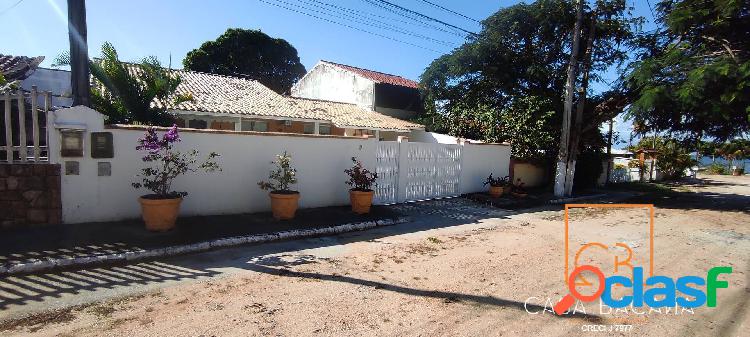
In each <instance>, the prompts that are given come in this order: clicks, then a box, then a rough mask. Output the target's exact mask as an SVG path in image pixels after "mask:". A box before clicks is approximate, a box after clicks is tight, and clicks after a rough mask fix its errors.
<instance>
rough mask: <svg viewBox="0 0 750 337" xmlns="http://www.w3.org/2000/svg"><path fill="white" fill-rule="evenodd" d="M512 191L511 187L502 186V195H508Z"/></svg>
mask: <svg viewBox="0 0 750 337" xmlns="http://www.w3.org/2000/svg"><path fill="white" fill-rule="evenodd" d="M511 191H513V186H503V194H510V192H511Z"/></svg>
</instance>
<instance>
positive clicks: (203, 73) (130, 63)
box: [94, 57, 270, 89]
mask: <svg viewBox="0 0 750 337" xmlns="http://www.w3.org/2000/svg"><path fill="white" fill-rule="evenodd" d="M94 59H99V60H101V58H98V57H95V58H94ZM119 62H120V63H125V64H129V65H133V66H140V65H141V64H139V63H136V62H130V61H119ZM162 69H166V70H169V71H181V72H185V73H194V74H201V75H210V76H217V77H224V78H230V79H240V80H245V81H251V82H257V83H260V81H258V80H256V79H254V78H244V77H239V76H232V75H224V74H214V73H208V72H205V71H197V70H189V69H184V68H180V69H176V68H168V67H162ZM260 84H263V83H260ZM269 89H270V88H269Z"/></svg>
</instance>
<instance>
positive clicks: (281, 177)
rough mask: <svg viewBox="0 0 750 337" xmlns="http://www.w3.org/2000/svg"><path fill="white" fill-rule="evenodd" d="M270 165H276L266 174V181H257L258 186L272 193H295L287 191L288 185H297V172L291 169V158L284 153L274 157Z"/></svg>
mask: <svg viewBox="0 0 750 337" xmlns="http://www.w3.org/2000/svg"><path fill="white" fill-rule="evenodd" d="M271 164H274V165H276V169H275V170H272V171H271V172H270V173H269V174H268V181H259V182H258V186H259V187H260V188H261V189H262V190H270V191H271V192H273V193H296V191H292V190H290V189H289V185H292V184H296V183H297V170H296V169H294V168H293V167H292V157H291V156H290V155H288V154H287V153H286V151H284V154H279V155H276V160H275V161H272V162H271Z"/></svg>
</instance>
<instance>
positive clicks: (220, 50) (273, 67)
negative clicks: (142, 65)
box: [182, 28, 305, 94]
mask: <svg viewBox="0 0 750 337" xmlns="http://www.w3.org/2000/svg"><path fill="white" fill-rule="evenodd" d="M182 63H183V65H184V66H185V68H186V69H190V70H193V71H201V72H206V73H212V74H220V75H229V76H238V77H243V78H249V79H254V80H257V81H259V82H260V83H263V84H264V85H265V86H267V87H269V88H271V89H272V90H274V91H276V92H278V93H282V94H284V93H289V91H290V89H291V87H292V85H293V84H294V83H295V82H297V80H299V79H300V78H302V76H304V75H305V67H304V66H303V65H302V63H300V59H299V56H297V49H295V48H294V47H293V46H292V45H291V44H289V42H287V41H286V40H284V39H279V38H272V37H270V36H268V35H266V34H265V33H263V32H261V31H259V30H248V29H239V28H231V29H227V31H226V32H224V34H222V35H221V36H219V37H218V38H217V39H216V40H214V41H208V42H204V43H203V44H202V45H201V46H200V48H198V49H193V50H191V51H190V52H188V54H187V56H186V57H185V60H183V61H182Z"/></svg>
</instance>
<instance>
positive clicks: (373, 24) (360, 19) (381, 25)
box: [277, 0, 456, 47]
mask: <svg viewBox="0 0 750 337" xmlns="http://www.w3.org/2000/svg"><path fill="white" fill-rule="evenodd" d="M299 1H300V2H302V3H306V4H307V5H309V6H313V7H317V8H322V9H325V8H323V7H322V6H319V5H315V4H311V3H310V2H308V1H305V0H299ZM277 2H280V3H283V4H286V5H289V6H294V7H297V8H301V9H304V10H308V11H312V12H315V13H319V14H323V15H327V16H331V17H334V18H337V19H342V20H351V21H354V22H356V23H360V24H363V25H366V26H369V27H373V28H379V29H386V30H390V31H394V32H397V33H400V34H404V35H409V36H413V37H417V38H420V39H424V40H429V41H431V42H434V43H437V44H440V45H444V46H448V47H455V45H456V44H455V43H452V42H448V41H443V40H439V39H436V38H433V37H429V36H426V35H422V34H419V33H416V32H413V31H409V30H404V29H401V28H400V27H397V26H394V25H392V24H389V23H387V22H383V21H380V20H375V19H370V18H366V17H364V18H363V17H362V16H356V15H351V14H346V13H334V14H339V15H334V14H332V13H331V12H330V11H319V10H316V9H312V8H309V7H305V6H301V5H297V4H292V3H289V2H286V1H283V0H277ZM325 10H327V9H325ZM342 16H343V17H342ZM347 18H348V19H347Z"/></svg>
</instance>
